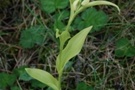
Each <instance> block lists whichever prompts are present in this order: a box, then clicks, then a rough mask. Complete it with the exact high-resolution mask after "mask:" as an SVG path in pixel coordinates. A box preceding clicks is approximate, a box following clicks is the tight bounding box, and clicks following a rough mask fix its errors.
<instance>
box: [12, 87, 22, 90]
mask: <svg viewBox="0 0 135 90" xmlns="http://www.w3.org/2000/svg"><path fill="white" fill-rule="evenodd" d="M11 90H20V88H19V87H18V86H12V87H11Z"/></svg>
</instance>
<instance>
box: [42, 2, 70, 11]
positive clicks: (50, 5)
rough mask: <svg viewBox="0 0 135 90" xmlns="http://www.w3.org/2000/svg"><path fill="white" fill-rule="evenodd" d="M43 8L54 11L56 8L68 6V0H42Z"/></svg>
mask: <svg viewBox="0 0 135 90" xmlns="http://www.w3.org/2000/svg"><path fill="white" fill-rule="evenodd" d="M40 4H41V8H42V10H43V11H45V12H47V13H52V12H54V11H55V10H56V9H63V8H65V7H67V5H68V0H40Z"/></svg>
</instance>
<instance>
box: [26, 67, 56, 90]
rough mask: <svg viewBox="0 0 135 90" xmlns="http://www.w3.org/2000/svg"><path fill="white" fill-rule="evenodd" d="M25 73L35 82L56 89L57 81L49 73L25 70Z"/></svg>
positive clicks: (38, 70)
mask: <svg viewBox="0 0 135 90" xmlns="http://www.w3.org/2000/svg"><path fill="white" fill-rule="evenodd" d="M25 70H26V72H27V73H28V74H29V75H30V76H31V77H33V78H35V79H36V80H38V81H40V82H42V83H44V84H46V85H48V86H50V87H52V88H53V89H54V90H59V89H58V81H57V79H56V78H54V77H53V76H52V75H51V74H50V73H48V72H46V71H43V70H40V69H31V68H26V69H25Z"/></svg>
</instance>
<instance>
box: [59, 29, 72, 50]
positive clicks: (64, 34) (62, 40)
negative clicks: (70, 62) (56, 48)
mask: <svg viewBox="0 0 135 90" xmlns="http://www.w3.org/2000/svg"><path fill="white" fill-rule="evenodd" d="M59 38H60V50H62V49H63V47H64V44H65V42H66V41H67V40H68V39H69V38H70V33H69V32H68V31H63V32H62V34H61V35H60V37H59Z"/></svg>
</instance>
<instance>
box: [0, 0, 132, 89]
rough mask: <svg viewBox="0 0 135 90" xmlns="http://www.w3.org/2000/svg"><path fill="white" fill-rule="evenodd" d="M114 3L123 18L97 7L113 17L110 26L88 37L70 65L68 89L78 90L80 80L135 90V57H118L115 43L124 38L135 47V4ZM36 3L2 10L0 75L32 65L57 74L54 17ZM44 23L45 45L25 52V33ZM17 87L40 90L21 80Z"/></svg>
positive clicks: (66, 79)
mask: <svg viewBox="0 0 135 90" xmlns="http://www.w3.org/2000/svg"><path fill="white" fill-rule="evenodd" d="M112 2H115V3H116V4H118V6H119V7H120V8H121V15H117V13H114V12H113V13H112V11H113V10H112V9H110V8H108V7H103V6H100V7H97V8H100V9H102V10H104V11H105V12H106V13H107V14H109V23H108V24H107V25H106V26H105V27H104V28H102V30H101V31H99V32H94V33H92V34H90V35H89V36H88V38H87V40H86V42H85V45H84V47H83V50H82V51H81V53H80V54H79V55H78V56H77V57H75V58H74V59H73V60H72V61H71V65H73V67H70V66H71V65H70V64H69V65H68V66H67V68H68V70H67V71H65V72H64V74H65V77H64V78H63V79H64V83H63V87H64V88H65V89H64V90H75V87H76V85H77V83H78V82H79V81H83V82H85V83H86V84H88V85H90V86H92V87H93V88H94V90H135V56H133V57H116V56H115V54H114V52H115V43H116V41H117V40H118V39H119V38H121V37H127V38H129V39H130V40H131V44H132V45H133V46H135V30H134V28H135V25H134V22H135V15H134V13H135V10H134V8H135V1H134V0H131V1H121V0H118V1H117V0H112ZM36 4H37V2H33V1H29V0H26V1H25V2H24V1H23V0H14V1H12V2H11V3H10V4H8V6H6V8H3V7H2V8H1V9H0V12H2V13H1V14H0V73H2V72H6V73H10V74H12V72H13V70H14V69H16V68H19V67H21V66H29V67H37V68H42V69H46V70H48V71H50V72H51V73H53V75H57V72H56V69H55V66H54V62H55V58H56V56H57V46H58V45H57V44H56V42H57V40H56V39H54V33H53V32H52V31H50V30H51V29H52V28H51V25H49V22H52V23H53V18H52V16H53V14H46V13H43V12H42V11H41V10H40V8H39V7H37V6H36ZM41 23H42V24H44V25H45V27H46V28H47V30H48V31H47V33H46V38H45V42H44V44H43V45H41V46H38V45H36V46H35V47H33V48H32V49H23V48H22V47H21V46H20V45H19V44H18V42H19V37H20V33H21V30H23V29H25V28H28V27H29V26H34V25H37V24H41ZM47 26H48V27H47ZM27 84H29V86H28V85H27ZM14 85H15V86H20V87H21V88H22V90H30V89H33V90H39V89H38V88H37V89H35V88H33V87H32V86H31V83H30V82H25V81H21V80H19V78H18V79H17V81H16V82H15V84H14ZM6 89H7V90H8V89H9V87H7V88H6ZM20 90H21V89H20ZM40 90H41V89H40ZM42 90H46V89H42Z"/></svg>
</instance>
